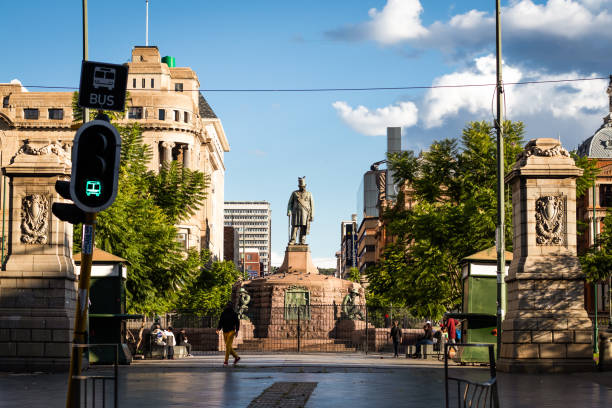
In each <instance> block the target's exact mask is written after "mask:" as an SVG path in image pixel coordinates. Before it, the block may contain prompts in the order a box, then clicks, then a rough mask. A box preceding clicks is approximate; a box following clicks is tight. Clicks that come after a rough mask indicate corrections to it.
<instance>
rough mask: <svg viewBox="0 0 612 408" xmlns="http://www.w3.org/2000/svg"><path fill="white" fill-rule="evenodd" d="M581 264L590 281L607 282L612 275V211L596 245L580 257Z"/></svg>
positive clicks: (605, 221) (604, 221) (606, 218)
mask: <svg viewBox="0 0 612 408" xmlns="http://www.w3.org/2000/svg"><path fill="white" fill-rule="evenodd" d="M580 264H581V266H582V270H583V271H584V273H585V275H586V278H587V281H588V282H590V283H593V282H605V281H606V280H608V279H609V278H610V276H611V275H612V213H610V212H608V213H607V214H606V217H605V218H604V220H603V226H602V232H601V233H600V234H599V236H598V237H597V242H596V245H594V246H593V247H591V248H590V249H589V250H588V251H587V253H586V254H584V255H583V256H581V257H580Z"/></svg>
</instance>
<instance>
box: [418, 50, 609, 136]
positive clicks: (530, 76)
mask: <svg viewBox="0 0 612 408" xmlns="http://www.w3.org/2000/svg"><path fill="white" fill-rule="evenodd" d="M495 65H496V63H495V57H494V56H493V55H488V56H486V57H481V58H477V59H476V60H475V62H474V66H473V67H472V68H470V69H466V70H463V71H458V72H453V73H451V74H447V75H443V76H441V77H439V78H437V79H435V80H434V85H456V84H494V83H495ZM579 76H580V75H579V74H578V73H577V72H564V73H560V74H555V75H553V74H547V73H544V72H539V71H527V72H523V71H522V70H521V69H519V68H518V67H515V66H510V65H504V67H503V77H504V82H507V83H508V82H519V81H526V80H529V81H556V80H560V79H567V78H576V77H579ZM590 77H591V78H593V77H596V75H595V74H591V75H590ZM606 85H607V83H606V81H605V80H592V81H580V82H569V83H568V82H561V83H552V84H532V85H514V86H513V85H508V86H506V87H505V93H506V96H505V101H506V104H507V106H506V113H507V115H508V117H509V118H510V119H514V120H524V117H529V116H535V115H538V114H550V115H552V117H553V118H567V117H571V118H573V119H574V120H576V121H580V120H584V119H589V120H590V119H592V116H593V115H596V116H601V112H605V108H606V106H607V98H606V95H605V89H606ZM494 92H495V88H494V87H493V86H490V87H473V88H471V87H467V88H436V89H431V90H429V91H428V92H427V94H426V95H425V98H424V100H423V106H422V111H423V112H424V114H423V115H422V123H423V126H424V127H425V128H431V127H438V126H441V125H442V124H443V123H444V121H445V119H447V118H451V117H456V116H458V115H459V114H460V113H462V112H468V113H470V114H472V116H478V117H479V118H492V116H493V113H492V111H494V109H493V105H492V104H493V103H494V99H493V94H494Z"/></svg>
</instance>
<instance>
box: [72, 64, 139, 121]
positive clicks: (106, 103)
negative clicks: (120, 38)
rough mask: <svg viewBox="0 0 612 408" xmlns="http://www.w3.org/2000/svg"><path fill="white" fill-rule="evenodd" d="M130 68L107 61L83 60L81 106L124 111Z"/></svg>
mask: <svg viewBox="0 0 612 408" xmlns="http://www.w3.org/2000/svg"><path fill="white" fill-rule="evenodd" d="M127 76H128V68H127V67H126V66H124V65H117V64H107V63H105V62H94V61H83V63H82V65H81V83H80V86H79V106H80V107H82V108H93V109H101V110H111V111H119V112H123V110H124V106H125V93H126V87H127Z"/></svg>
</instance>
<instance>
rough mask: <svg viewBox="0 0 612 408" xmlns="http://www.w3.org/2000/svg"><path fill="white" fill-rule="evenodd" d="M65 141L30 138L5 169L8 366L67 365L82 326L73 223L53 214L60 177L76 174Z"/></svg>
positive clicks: (2, 295)
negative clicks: (35, 142) (77, 317)
mask: <svg viewBox="0 0 612 408" xmlns="http://www.w3.org/2000/svg"><path fill="white" fill-rule="evenodd" d="M70 167H71V163H70V156H69V154H68V153H67V152H65V151H64V150H63V149H62V148H61V147H60V146H59V145H58V144H49V145H46V146H42V147H35V146H32V145H30V144H29V143H28V142H27V141H26V143H25V144H24V146H22V147H21V148H20V149H19V151H18V152H17V154H16V155H15V157H13V159H12V160H11V163H10V164H9V165H8V166H6V167H4V168H3V169H2V170H3V173H4V174H5V175H6V176H8V177H9V178H10V184H9V185H10V192H9V196H8V197H7V198H8V203H9V223H8V239H9V242H8V258H7V261H6V263H5V265H3V268H2V270H1V271H0V370H10V371H37V370H44V371H56V370H66V369H67V368H68V366H69V363H70V345H71V342H72V331H73V327H74V307H75V302H76V287H75V281H76V277H75V274H74V264H73V262H72V225H70V224H68V223H64V222H62V221H60V220H58V219H57V218H55V217H54V216H52V214H51V205H52V203H53V202H57V201H61V198H60V196H59V195H58V194H57V193H56V192H55V182H56V180H66V179H68V177H69V175H70Z"/></svg>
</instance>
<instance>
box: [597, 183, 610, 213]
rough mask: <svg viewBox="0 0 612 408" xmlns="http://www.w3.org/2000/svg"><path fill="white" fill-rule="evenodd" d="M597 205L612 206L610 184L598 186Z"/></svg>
mask: <svg viewBox="0 0 612 408" xmlns="http://www.w3.org/2000/svg"><path fill="white" fill-rule="evenodd" d="M599 205H600V206H601V207H612V184H601V185H600V186H599Z"/></svg>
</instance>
